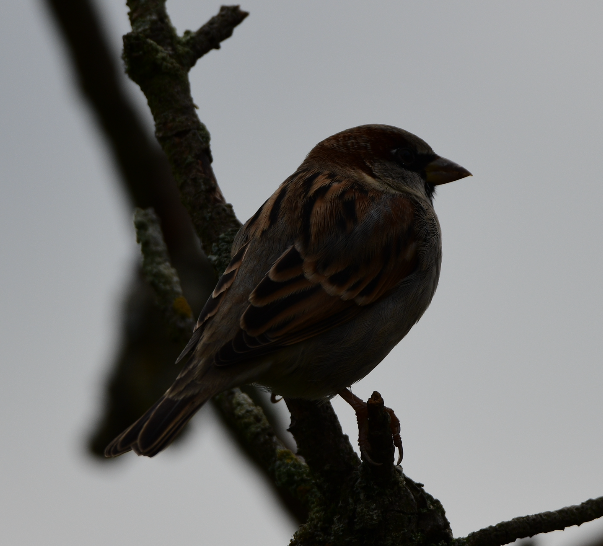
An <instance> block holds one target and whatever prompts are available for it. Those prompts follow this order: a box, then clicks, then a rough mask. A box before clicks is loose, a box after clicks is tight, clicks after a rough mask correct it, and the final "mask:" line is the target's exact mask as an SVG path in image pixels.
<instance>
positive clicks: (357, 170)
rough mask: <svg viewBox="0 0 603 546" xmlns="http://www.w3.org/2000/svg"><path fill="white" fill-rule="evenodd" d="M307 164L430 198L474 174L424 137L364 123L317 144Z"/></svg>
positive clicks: (393, 128) (308, 157) (389, 127)
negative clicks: (441, 187) (438, 151)
mask: <svg viewBox="0 0 603 546" xmlns="http://www.w3.org/2000/svg"><path fill="white" fill-rule="evenodd" d="M304 163H306V164H313V163H317V164H320V165H322V166H323V168H324V165H330V166H331V167H332V168H333V169H335V170H337V171H343V172H346V174H348V175H353V176H361V177H362V176H364V177H369V178H370V179H372V180H373V181H375V182H376V183H377V184H382V185H384V186H386V187H389V188H390V189H393V190H394V191H396V190H398V191H400V190H409V189H411V190H413V191H415V192H416V191H419V192H421V193H424V194H425V195H426V196H427V197H428V198H429V199H430V200H431V199H432V197H433V194H434V192H435V187H436V186H439V185H441V184H447V183H448V182H453V181H454V180H459V179H461V178H465V177H466V176H471V173H470V172H469V171H468V170H467V169H465V168H463V167H461V166H460V165H457V164H456V163H454V162H453V161H450V160H449V159H445V158H443V157H440V156H439V155H437V154H436V153H435V152H434V151H433V150H432V149H431V146H429V144H427V143H426V142H425V141H424V140H422V139H420V138H419V137H417V136H415V135H413V134H412V133H409V132H408V131H404V130H403V129H398V128H397V127H392V126H390V125H361V126H360V127H354V128H352V129H347V130H346V131H342V132H341V133H337V134H335V135H333V136H330V137H329V138H327V139H325V140H323V141H322V142H319V143H318V144H317V145H316V146H315V147H314V149H313V150H312V151H311V152H310V153H309V154H308V156H307V157H306V160H305V162H304Z"/></svg>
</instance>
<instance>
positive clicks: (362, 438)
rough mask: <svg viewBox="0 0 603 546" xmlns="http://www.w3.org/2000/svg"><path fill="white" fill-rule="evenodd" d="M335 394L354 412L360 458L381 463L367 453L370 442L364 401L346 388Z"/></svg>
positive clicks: (376, 464) (374, 463) (372, 462)
mask: <svg viewBox="0 0 603 546" xmlns="http://www.w3.org/2000/svg"><path fill="white" fill-rule="evenodd" d="M337 394H338V395H339V396H341V398H343V399H344V400H345V401H346V402H347V403H348V404H349V405H350V406H352V408H354V411H355V412H356V420H357V421H358V446H359V447H360V453H361V454H362V458H363V459H364V460H365V461H366V462H368V463H370V464H372V465H375V466H379V465H381V463H376V462H375V461H373V459H371V458H370V456H369V454H368V451H369V449H370V444H369V440H368V424H369V423H368V410H367V405H366V402H364V401H363V400H362V399H361V398H358V397H357V396H356V395H355V394H353V393H352V391H350V390H348V389H341V390H340V391H339V392H338V393H337Z"/></svg>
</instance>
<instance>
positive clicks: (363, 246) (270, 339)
mask: <svg viewBox="0 0 603 546" xmlns="http://www.w3.org/2000/svg"><path fill="white" fill-rule="evenodd" d="M281 191H282V189H281ZM305 191H306V192H307V193H306V195H305V197H304V200H303V205H302V207H301V214H299V213H298V215H299V216H300V221H301V223H302V225H301V226H300V229H299V232H298V233H300V234H302V235H301V237H300V238H299V239H298V240H297V241H295V244H294V245H292V246H290V247H289V248H287V249H286V251H285V252H283V254H282V255H281V256H280V258H279V259H278V260H277V261H276V262H275V263H274V265H273V266H272V267H271V268H270V270H269V271H268V273H267V274H266V275H265V277H264V278H263V279H262V280H261V281H260V282H259V283H258V285H257V286H256V288H255V289H254V290H253V291H252V293H251V294H250V296H249V306H248V307H247V309H246V310H245V311H244V312H243V314H242V316H241V321H240V325H241V329H240V331H239V332H238V333H237V334H236V336H235V337H234V338H233V339H232V340H231V341H229V342H228V343H226V344H225V345H224V346H223V347H222V348H221V349H220V350H219V351H218V353H217V354H216V358H215V362H216V364H217V365H219V366H221V365H228V364H232V363H235V362H238V361H242V360H246V359H249V358H256V357H258V356H261V355H264V354H267V353H270V352H272V351H274V350H276V349H278V348H279V347H283V346H287V345H292V344H294V343H298V342H300V341H303V340H305V339H308V338H310V337H313V336H316V335H319V334H321V333H323V332H325V331H327V330H329V329H331V328H334V327H335V326H337V325H340V324H342V323H344V322H346V321H348V320H350V319H351V318H352V317H354V316H355V315H357V314H358V313H359V312H361V310H362V308H363V307H364V306H366V305H370V304H371V303H373V302H375V301H377V300H379V299H380V298H381V297H383V296H384V295H385V294H387V292H389V291H390V290H391V289H392V288H393V287H394V286H395V285H397V284H398V283H399V282H400V281H401V280H403V279H404V278H405V277H407V276H408V275H410V274H412V273H413V271H414V270H415V269H416V267H417V263H418V244H417V241H416V234H415V233H414V232H413V230H412V227H411V226H412V225H413V222H412V220H413V206H412V203H411V202H410V201H409V200H408V199H407V198H405V197H403V196H400V195H393V194H384V193H382V192H377V191H370V190H367V189H365V188H363V187H361V188H360V189H357V188H356V187H355V186H354V184H352V183H350V182H348V181H346V180H337V179H336V178H334V177H328V176H326V175H320V176H313V178H312V181H311V183H310V184H308V183H306V186H305ZM292 193H293V194H294V191H293V190H291V189H289V194H292ZM282 206H283V208H284V210H288V207H287V203H286V202H284V203H283V204H282ZM298 210H299V209H298ZM304 216H306V217H308V216H311V217H312V222H310V228H309V230H308V229H307V230H306V231H305V232H304V231H303V228H304V227H305V228H308V225H307V224H306V225H305V226H304V220H303V217H304ZM342 241H343V242H342Z"/></svg>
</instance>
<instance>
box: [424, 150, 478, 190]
mask: <svg viewBox="0 0 603 546" xmlns="http://www.w3.org/2000/svg"><path fill="white" fill-rule="evenodd" d="M425 174H426V175H427V182H429V183H430V184H432V185H433V186H439V185H440V184H448V182H454V181H455V180H460V179H461V178H465V177H466V176H472V175H471V173H470V172H469V171H468V170H467V169H465V168H464V167H461V166H460V165H457V164H456V163H455V162H454V161H450V160H449V159H445V158H443V157H438V158H437V159H434V160H433V161H432V162H431V163H428V164H427V166H426V167H425Z"/></svg>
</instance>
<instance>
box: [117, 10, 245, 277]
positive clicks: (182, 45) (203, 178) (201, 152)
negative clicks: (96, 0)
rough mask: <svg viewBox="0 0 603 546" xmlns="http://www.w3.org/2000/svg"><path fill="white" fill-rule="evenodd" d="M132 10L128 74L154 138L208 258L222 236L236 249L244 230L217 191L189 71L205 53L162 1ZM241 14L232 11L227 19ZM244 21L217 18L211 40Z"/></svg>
mask: <svg viewBox="0 0 603 546" xmlns="http://www.w3.org/2000/svg"><path fill="white" fill-rule="evenodd" d="M128 7H129V8H130V22H131V24H132V32H130V33H129V34H126V35H125V36H124V53H123V57H124V61H125V63H126V71H127V73H128V75H129V76H130V78H131V79H132V80H133V81H135V82H136V83H137V84H138V85H139V86H140V88H141V89H142V91H143V93H144V94H145V96H146V97H147V101H148V103H149V108H150V109H151V112H152V114H153V118H154V120H155V134H156V136H157V139H158V140H159V143H160V144H161V147H162V148H163V151H164V152H165V154H166V156H167V157H168V160H169V162H170V165H171V167H172V173H173V174H174V178H175V179H176V183H177V185H178V189H179V190H180V197H181V199H182V203H183V204H184V206H185V207H186V209H187V211H188V213H189V215H190V217H191V220H192V222H193V225H194V226H195V230H196V232H197V235H198V236H199V238H200V239H201V242H202V244H203V247H204V248H205V249H206V252H207V251H211V250H212V247H213V245H214V244H216V243H218V242H219V238H220V236H222V238H224V237H226V239H228V240H229V241H230V243H232V239H233V238H234V235H235V234H236V232H237V231H238V229H239V228H240V226H241V224H240V222H239V221H238V220H237V218H236V216H235V214H234V212H233V210H232V206H231V205H230V204H228V203H226V200H225V199H224V196H223V195H222V192H221V191H220V188H219V187H218V183H217V181H216V177H215V175H214V172H213V169H212V168H211V162H212V157H211V151H210V147H209V141H210V136H209V132H208V130H207V128H206V127H205V125H203V123H201V121H200V120H199V117H198V116H197V113H196V110H195V105H194V103H193V99H192V97H191V92H190V83H189V79H188V70H189V69H190V63H191V59H193V58H198V55H200V54H201V53H202V48H200V47H198V43H197V41H195V40H194V39H190V38H189V39H181V38H179V37H178V35H177V34H176V31H175V30H174V28H173V26H172V24H171V22H170V20H169V17H168V15H167V13H166V11H165V3H164V2H163V1H162V0H149V1H145V2H142V1H141V0H128ZM236 11H237V9H235V8H230V9H229V10H228V11H227V12H226V13H227V14H231V13H236ZM242 13H243V12H241V14H242ZM244 18H245V16H244V15H241V16H239V17H238V19H237V20H236V21H235V20H234V19H233V18H232V17H230V16H228V17H227V16H223V17H220V15H218V16H217V18H214V23H212V24H211V25H210V29H212V31H211V35H212V36H214V37H215V39H226V38H227V37H228V36H230V34H232V29H233V28H234V26H236V25H237V24H238V23H240V22H241V21H242V20H243V19H244ZM216 20H217V21H218V22H220V23H221V25H222V26H218V27H217V28H218V29H219V30H220V31H219V32H218V30H217V29H216V26H217V24H218V23H217V22H216ZM202 31H203V27H202V29H200V31H199V32H200V33H201V34H200V36H204V35H205V34H206V32H202ZM212 43H213V46H214V47H215V45H216V43H215V42H212ZM191 45H192V46H194V47H193V48H191V47H190V46H191ZM227 246H228V245H227ZM223 253H224V251H223V249H222V252H220V254H221V255H220V257H219V258H218V259H217V260H216V261H215V262H217V263H218V264H219V266H221V265H222V263H223V261H224V260H223V256H222V254H223ZM220 272H221V271H220Z"/></svg>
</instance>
